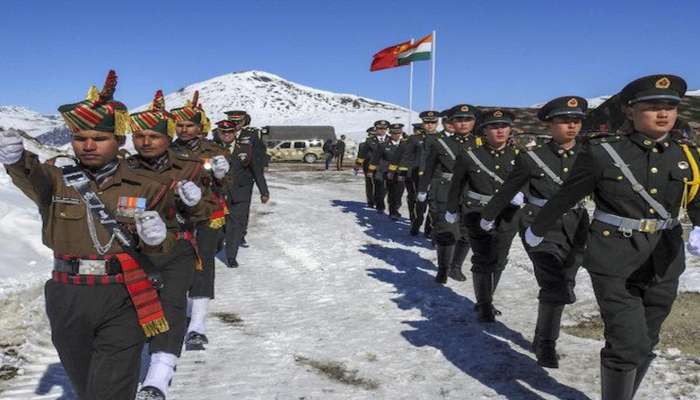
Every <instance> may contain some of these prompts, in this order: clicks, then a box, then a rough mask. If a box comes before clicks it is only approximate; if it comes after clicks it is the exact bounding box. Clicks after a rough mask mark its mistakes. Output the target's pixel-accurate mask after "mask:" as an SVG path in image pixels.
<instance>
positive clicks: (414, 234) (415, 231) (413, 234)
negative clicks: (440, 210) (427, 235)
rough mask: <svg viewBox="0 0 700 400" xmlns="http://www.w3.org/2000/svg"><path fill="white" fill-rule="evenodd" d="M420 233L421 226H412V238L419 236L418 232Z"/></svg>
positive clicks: (414, 224) (413, 224)
mask: <svg viewBox="0 0 700 400" xmlns="http://www.w3.org/2000/svg"><path fill="white" fill-rule="evenodd" d="M419 231H420V225H418V224H416V223H415V222H414V223H412V224H411V236H418V232H419Z"/></svg>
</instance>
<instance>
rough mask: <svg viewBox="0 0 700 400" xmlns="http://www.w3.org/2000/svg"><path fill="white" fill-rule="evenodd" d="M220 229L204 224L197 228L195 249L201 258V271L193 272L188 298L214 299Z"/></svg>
mask: <svg viewBox="0 0 700 400" xmlns="http://www.w3.org/2000/svg"><path fill="white" fill-rule="evenodd" d="M222 234H223V232H222V231H221V228H219V229H213V228H210V227H209V223H208V222H205V223H203V224H202V225H200V226H199V227H198V228H197V247H198V248H199V256H200V257H201V258H202V270H201V271H195V273H194V278H193V279H192V288H190V297H208V298H210V299H213V298H214V277H215V269H214V265H215V258H216V251H217V249H218V247H219V238H220V237H221V236H220V235H222Z"/></svg>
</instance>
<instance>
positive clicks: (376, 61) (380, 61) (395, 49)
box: [369, 41, 411, 72]
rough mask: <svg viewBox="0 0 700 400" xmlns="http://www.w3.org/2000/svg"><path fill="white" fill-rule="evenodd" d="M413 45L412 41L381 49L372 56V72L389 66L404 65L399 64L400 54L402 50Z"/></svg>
mask: <svg viewBox="0 0 700 400" xmlns="http://www.w3.org/2000/svg"><path fill="white" fill-rule="evenodd" d="M409 47H411V42H410V41H408V42H403V43H401V44H397V45H394V46H391V47H387V48H386V49H384V50H381V51H380V52H378V53H377V54H375V55H374V57H373V58H372V66H371V67H370V68H369V70H370V72H374V71H380V70H383V69H388V68H395V67H402V66H403V65H399V59H398V56H399V54H400V53H401V52H403V51H404V50H406V49H408V48H409Z"/></svg>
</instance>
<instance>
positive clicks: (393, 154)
mask: <svg viewBox="0 0 700 400" xmlns="http://www.w3.org/2000/svg"><path fill="white" fill-rule="evenodd" d="M402 137H403V124H391V125H390V126H389V139H388V140H385V141H384V142H383V143H380V144H379V145H377V146H376V148H375V149H374V150H373V151H372V160H371V161H370V163H369V170H370V171H373V172H374V180H375V182H376V181H381V182H382V183H381V186H383V187H386V190H387V193H388V203H389V217H391V219H393V220H395V221H396V220H399V219H400V218H401V214H400V213H399V209H400V208H401V197H402V196H403V190H404V179H405V178H404V175H402V174H404V173H405V172H406V170H407V168H406V167H405V166H403V165H402V164H401V161H402V159H403V153H404V151H405V146H406V141H405V140H404V139H402Z"/></svg>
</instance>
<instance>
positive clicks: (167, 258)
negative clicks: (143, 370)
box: [127, 90, 217, 400]
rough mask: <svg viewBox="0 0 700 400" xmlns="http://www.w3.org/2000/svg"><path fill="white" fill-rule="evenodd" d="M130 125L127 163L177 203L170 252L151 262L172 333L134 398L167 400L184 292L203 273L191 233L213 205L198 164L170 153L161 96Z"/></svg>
mask: <svg viewBox="0 0 700 400" xmlns="http://www.w3.org/2000/svg"><path fill="white" fill-rule="evenodd" d="M129 120H130V121H129V122H130V126H131V132H132V133H133V141H134V148H135V149H136V152H137V154H136V155H134V156H132V157H130V158H129V159H128V160H127V163H128V164H129V166H130V167H131V168H132V169H134V170H145V171H151V172H153V173H154V174H156V175H157V177H158V179H159V180H160V181H161V183H162V184H163V185H165V186H167V188H168V190H169V191H170V192H171V193H173V194H174V196H175V199H176V201H175V203H174V207H173V208H171V209H169V210H168V212H169V213H171V214H174V215H175V217H176V219H177V221H178V222H179V225H180V232H178V235H177V242H176V244H175V246H174V247H173V249H172V250H171V251H170V252H168V253H167V254H164V255H160V256H153V257H151V259H152V261H153V264H154V265H155V266H156V267H157V268H158V271H160V273H161V276H162V279H163V281H164V285H163V288H162V289H161V290H160V291H159V293H158V294H159V296H160V300H161V303H162V304H163V310H164V311H165V316H166V318H167V320H168V323H169V325H170V330H168V331H167V332H165V333H162V334H160V335H156V336H155V337H154V338H152V339H151V341H150V344H149V347H148V350H149V352H150V354H151V359H150V363H149V364H148V365H149V366H148V373H147V374H146V378H145V379H144V381H143V385H142V387H141V390H140V391H139V393H138V395H137V396H136V399H137V400H165V398H166V397H167V394H168V386H169V382H170V381H171V379H172V378H173V374H174V373H175V365H176V363H177V357H179V356H180V352H181V350H182V344H183V341H184V338H185V332H186V329H187V326H186V323H185V320H186V316H185V313H186V308H187V291H188V290H189V288H190V287H191V286H192V276H193V273H194V271H195V268H196V266H198V264H199V267H200V269H201V260H199V259H198V256H197V254H196V252H197V248H196V241H195V239H194V231H195V227H196V225H197V224H199V223H206V222H207V221H208V219H209V216H210V214H211V213H212V212H213V211H214V209H215V208H216V206H217V204H216V202H215V201H214V199H212V198H211V190H210V189H209V186H208V185H209V181H210V179H209V173H208V172H207V171H205V170H204V169H203V163H202V161H201V160H200V159H199V158H195V157H190V153H189V152H178V151H175V150H173V149H169V146H170V142H171V140H172V139H173V138H174V137H175V122H174V120H173V119H172V115H171V114H170V113H168V112H167V111H166V110H165V101H164V99H163V93H162V92H161V91H160V90H159V91H158V92H157V93H156V95H155V98H154V100H153V103H152V104H151V107H150V108H149V109H148V110H147V111H142V112H138V113H135V114H132V115H131V116H130V119H129ZM164 195H165V192H164Z"/></svg>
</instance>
